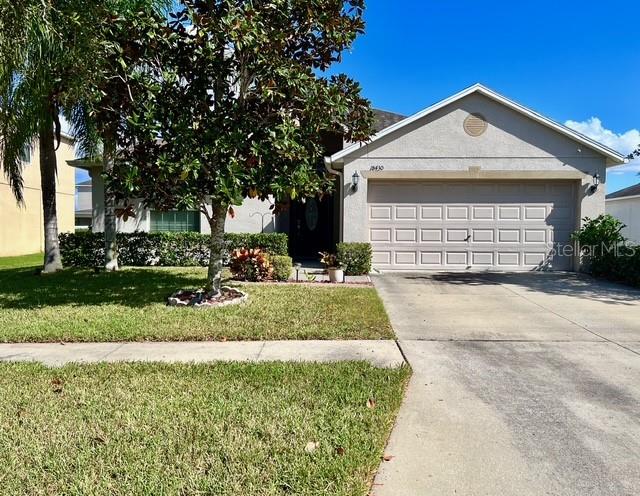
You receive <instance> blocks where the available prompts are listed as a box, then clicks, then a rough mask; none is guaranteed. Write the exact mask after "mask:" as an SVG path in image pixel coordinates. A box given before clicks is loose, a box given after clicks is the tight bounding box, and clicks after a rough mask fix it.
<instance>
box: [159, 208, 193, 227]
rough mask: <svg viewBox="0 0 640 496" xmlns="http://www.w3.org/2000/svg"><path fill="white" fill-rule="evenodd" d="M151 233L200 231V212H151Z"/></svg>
mask: <svg viewBox="0 0 640 496" xmlns="http://www.w3.org/2000/svg"><path fill="white" fill-rule="evenodd" d="M151 231H152V232H157V231H174V232H184V231H196V232H199V231H200V212H197V211H194V210H190V211H186V212H185V211H182V212H180V211H171V212H158V211H156V210H153V211H152V212H151Z"/></svg>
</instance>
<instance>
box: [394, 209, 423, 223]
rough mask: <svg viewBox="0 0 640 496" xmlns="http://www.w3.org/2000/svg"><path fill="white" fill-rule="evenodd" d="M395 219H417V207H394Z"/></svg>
mask: <svg viewBox="0 0 640 496" xmlns="http://www.w3.org/2000/svg"><path fill="white" fill-rule="evenodd" d="M395 219H396V220H417V219H418V207H417V206H410V207H404V206H402V207H395Z"/></svg>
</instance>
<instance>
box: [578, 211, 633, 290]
mask: <svg viewBox="0 0 640 496" xmlns="http://www.w3.org/2000/svg"><path fill="white" fill-rule="evenodd" d="M624 227H625V226H624V224H623V223H622V222H620V221H619V220H617V219H616V218H614V217H612V216H611V215H601V216H599V217H597V218H595V219H585V224H584V226H583V227H582V228H581V229H580V230H578V231H576V232H575V233H574V234H573V235H572V238H573V239H574V240H575V241H577V242H578V244H579V246H580V251H581V254H582V256H583V261H584V262H585V267H586V268H587V269H588V270H589V271H590V272H591V273H592V274H593V275H594V276H596V277H604V278H607V279H611V280H614V281H618V282H623V283H626V284H631V285H633V286H640V247H639V246H632V245H629V244H627V240H626V239H625V238H624V236H623V235H622V233H621V231H622V229H624Z"/></svg>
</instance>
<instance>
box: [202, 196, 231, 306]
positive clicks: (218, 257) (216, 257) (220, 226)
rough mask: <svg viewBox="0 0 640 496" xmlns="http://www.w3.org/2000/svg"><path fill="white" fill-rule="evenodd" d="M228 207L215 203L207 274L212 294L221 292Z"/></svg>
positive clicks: (210, 225)
mask: <svg viewBox="0 0 640 496" xmlns="http://www.w3.org/2000/svg"><path fill="white" fill-rule="evenodd" d="M227 210H228V207H227V206H225V205H222V204H215V203H214V204H213V205H212V212H211V217H210V218H209V227H211V238H210V240H209V248H210V249H211V255H210V257H209V272H208V274H207V286H206V288H205V289H206V290H207V292H208V293H209V294H210V295H218V294H220V285H221V283H222V259H223V258H224V224H225V222H226V220H227Z"/></svg>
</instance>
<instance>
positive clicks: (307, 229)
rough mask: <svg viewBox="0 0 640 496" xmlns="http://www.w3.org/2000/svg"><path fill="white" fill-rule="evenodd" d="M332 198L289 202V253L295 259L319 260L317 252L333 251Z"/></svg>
mask: <svg viewBox="0 0 640 496" xmlns="http://www.w3.org/2000/svg"><path fill="white" fill-rule="evenodd" d="M332 217H333V197H331V196H325V197H324V198H323V199H322V200H319V199H317V198H308V199H307V200H306V201H304V202H302V201H294V202H291V211H290V217H289V218H290V222H291V224H290V226H289V244H290V246H289V251H290V253H291V256H293V257H295V258H313V259H317V258H319V256H318V252H320V251H330V250H333V248H334V244H335V241H334V239H333V226H332Z"/></svg>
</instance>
